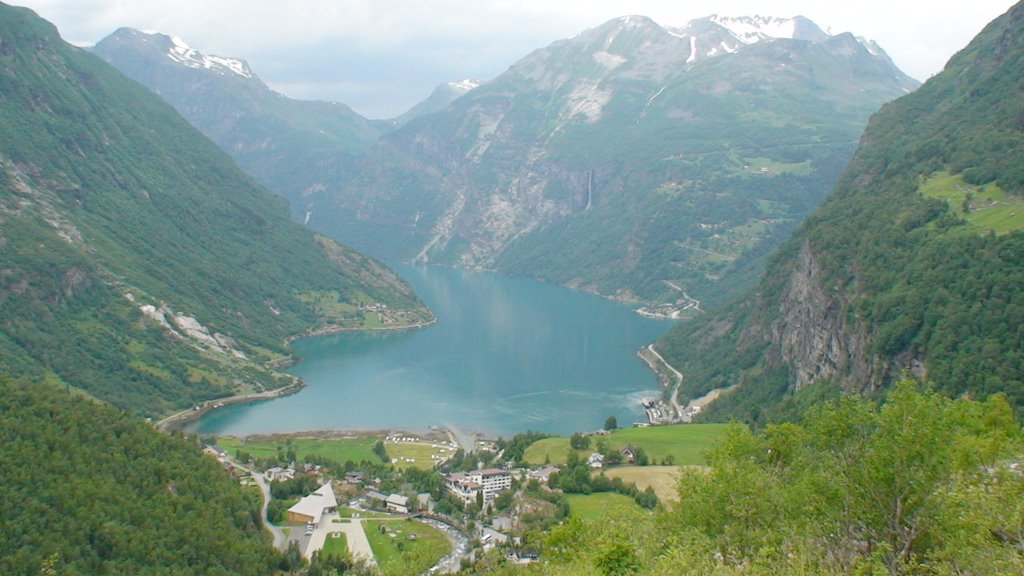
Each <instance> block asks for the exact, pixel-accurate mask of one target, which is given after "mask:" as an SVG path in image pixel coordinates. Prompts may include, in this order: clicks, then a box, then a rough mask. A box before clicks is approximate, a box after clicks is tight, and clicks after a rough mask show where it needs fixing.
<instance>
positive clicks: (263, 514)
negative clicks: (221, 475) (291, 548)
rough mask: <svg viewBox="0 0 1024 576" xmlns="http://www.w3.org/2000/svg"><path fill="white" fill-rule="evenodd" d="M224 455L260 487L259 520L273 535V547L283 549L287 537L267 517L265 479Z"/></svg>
mask: <svg viewBox="0 0 1024 576" xmlns="http://www.w3.org/2000/svg"><path fill="white" fill-rule="evenodd" d="M224 457H225V458H226V459H227V460H228V462H231V465H232V466H234V467H235V468H238V469H239V470H242V471H244V472H247V473H248V474H250V475H251V476H252V478H253V480H255V481H256V484H257V485H258V486H259V487H260V493H261V494H262V495H263V506H261V507H260V521H261V522H263V526H264V527H266V529H267V530H270V533H271V535H273V537H274V548H277V549H278V550H284V549H285V547H286V545H287V543H288V538H287V537H286V536H285V535H284V530H281V529H280V528H278V527H277V526H274V525H273V524H271V523H270V520H268V519H267V508H269V507H270V486H269V485H267V480H266V479H265V478H264V477H263V474H262V473H260V472H253V471H252V470H250V469H249V468H248V467H246V466H243V465H242V464H239V463H238V462H236V461H235V460H234V459H233V458H231V457H230V456H228V455H227V454H225V455H224Z"/></svg>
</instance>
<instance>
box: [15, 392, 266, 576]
mask: <svg viewBox="0 0 1024 576" xmlns="http://www.w3.org/2000/svg"><path fill="white" fill-rule="evenodd" d="M0 443H2V445H3V451H2V452H0V508H2V509H0V531H2V532H3V534H4V537H3V538H2V539H0V573H3V574H8V575H19V574H24V575H29V574H31V575H37V574H66V575H75V574H81V575H87V574H126V575H127V574H132V575H143V574H154V575H155V574H161V575H164V574H211V575H213V574H253V575H255V574H272V573H274V571H275V569H276V568H277V566H278V563H279V561H280V558H279V556H278V555H277V553H275V552H274V551H273V549H272V548H271V547H270V545H269V541H270V537H269V535H268V534H265V533H263V532H262V527H261V526H260V523H259V503H260V499H259V494H258V493H251V494H248V495H246V494H243V492H242V491H241V489H240V488H239V487H238V484H237V482H236V481H235V480H234V479H232V478H231V477H230V476H229V475H228V474H226V473H225V472H224V470H223V469H222V468H221V466H220V464H218V463H217V462H216V461H215V460H214V459H213V458H210V457H207V456H204V455H202V454H201V453H200V452H199V449H198V447H197V446H196V444H195V443H193V442H190V441H188V440H185V439H183V438H180V437H177V436H170V435H166V434H161V433H158V432H156V431H155V430H154V429H153V428H152V427H151V426H149V425H147V424H145V423H143V422H140V421H138V420H136V419H133V418H130V417H129V416H128V415H127V414H125V413H123V412H121V411H118V410H116V409H114V408H110V407H107V406H102V405H99V404H97V403H96V402H95V401H92V400H89V399H87V398H85V397H83V396H81V395H78V394H73V393H69V392H67V391H65V390H63V389H59V388H53V387H49V386H45V385H41V384H38V383H31V382H24V381H14V380H10V379H8V378H2V377H0Z"/></svg>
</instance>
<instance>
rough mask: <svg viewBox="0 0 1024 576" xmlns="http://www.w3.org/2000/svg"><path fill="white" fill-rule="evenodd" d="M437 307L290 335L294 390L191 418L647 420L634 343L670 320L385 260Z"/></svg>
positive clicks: (231, 427)
mask: <svg viewBox="0 0 1024 576" xmlns="http://www.w3.org/2000/svg"><path fill="white" fill-rule="evenodd" d="M394 268H395V270H396V271H397V272H398V273H399V274H401V275H402V276H403V277H404V278H405V279H406V280H408V281H409V283H410V284H412V285H413V287H414V288H415V289H416V292H417V293H418V294H419V295H420V297H421V298H422V299H423V300H424V301H425V302H426V303H427V305H429V306H430V308H431V309H432V310H433V311H434V314H435V315H436V316H437V319H438V321H437V323H436V324H434V325H432V326H430V327H427V328H422V329H419V330H411V331H404V332H390V333H369V334H337V335H332V336H321V337H316V338H309V339H306V340H302V341H299V342H296V343H295V351H296V353H297V354H298V356H299V357H301V358H302V361H301V362H300V363H298V364H296V365H295V366H293V367H292V368H291V369H290V370H289V371H290V372H292V373H293V374H296V375H297V376H300V377H301V378H302V379H303V380H304V381H305V383H306V388H304V389H303V390H302V391H301V392H299V393H297V394H294V395H292V396H287V397H284V398H278V399H275V400H269V401H265V402H259V403H252V404H239V405H232V406H226V407H224V408H222V409H219V410H216V411H214V412H212V413H210V414H208V415H207V416H205V417H204V418H202V419H201V420H199V421H197V422H196V423H194V424H193V425H192V426H191V430H192V431H197V432H201V433H211V434H238V435H242V434H256V433H273V432H295V431H301V430H326V429H339V430H364V429H384V428H394V429H404V430H426V429H428V428H430V427H431V426H448V427H452V428H455V429H458V430H460V431H466V432H484V433H489V434H494V435H505V436H508V435H510V434H514V433H516V432H521V431H525V430H538V431H543V432H550V433H555V434H568V433H571V432H573V431H576V430H592V429H597V428H600V427H601V425H602V424H603V423H604V421H605V419H606V418H607V417H608V416H611V415H615V416H616V418H617V419H618V421H619V424H620V426H621V425H629V423H631V422H634V421H639V420H645V418H644V415H643V410H642V409H641V407H640V405H639V400H640V399H641V398H643V397H647V396H656V395H658V394H659V393H660V392H659V389H658V384H657V380H656V379H655V377H654V375H653V374H652V373H651V372H650V371H649V370H648V369H647V367H646V365H644V363H643V361H641V360H640V359H639V358H638V357H637V356H636V351H637V350H639V349H640V347H642V346H644V345H646V344H648V343H650V342H652V341H654V340H656V339H657V338H659V337H661V336H662V335H663V334H665V333H666V332H667V331H668V330H669V328H671V326H672V323H671V322H669V321H665V320H655V319H650V318H643V317H641V316H639V315H637V314H636V313H634V312H633V311H632V310H631V309H630V308H628V307H626V306H624V305H622V304H619V303H616V302H611V301H608V300H605V299H603V298H600V297H597V296H593V295H591V294H585V293H582V292H577V291H573V290H569V289H567V288H562V287H559V286H551V285H548V284H543V283H540V282H537V281H534V280H529V279H525V278H517V277H511V276H504V275H500V274H493V273H488V272H475V271H469V270H459V269H450V268H434V267H422V266H410V265H399V266H395V267H394Z"/></svg>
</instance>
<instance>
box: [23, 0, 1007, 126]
mask: <svg viewBox="0 0 1024 576" xmlns="http://www.w3.org/2000/svg"><path fill="white" fill-rule="evenodd" d="M1012 3H1013V2H1012V1H1011V0H974V1H972V2H970V3H959V2H958V3H952V2H948V3H932V4H929V5H927V7H926V8H924V7H921V6H922V5H921V4H920V3H917V2H899V1H895V2H894V1H892V0H885V1H883V0H862V1H861V2H842V3H839V2H822V1H821V0H814V1H811V0H768V1H766V0H759V1H750V0H690V1H687V2H679V1H677V0H629V1H627V0H588V1H586V2H575V1H555V2H552V1H551V0H432V1H431V2H420V1H413V0H330V1H328V0H290V1H288V2H279V1H274V2H269V1H265V0H256V1H254V0H248V1H242V0H218V1H216V2H210V1H209V0H177V1H175V2H173V3H169V2H165V1H157V0H31V1H30V2H29V7H30V8H32V9H34V10H36V11H37V12H39V14H40V15H41V16H43V17H44V18H47V19H48V20H50V21H52V22H54V23H55V24H56V25H57V26H58V28H59V29H60V30H61V33H62V34H63V35H64V37H65V38H66V39H67V40H69V41H71V42H75V43H80V44H82V43H94V42H97V41H99V40H100V39H102V38H103V37H104V36H106V35H107V34H109V33H110V32H112V31H114V30H115V29H116V28H118V27H121V26H131V27H134V28H141V29H149V30H159V31H161V32H166V33H168V34H173V35H177V36H180V37H182V38H184V39H185V40H186V41H187V42H188V43H189V44H190V45H192V46H194V47H196V48H198V49H199V50H201V51H203V52H207V53H212V54H220V55H225V56H235V57H240V58H244V59H246V60H248V61H249V63H250V64H251V65H252V67H253V69H254V71H255V72H256V73H257V74H259V75H260V76H261V77H262V78H263V79H264V80H266V81H267V83H268V84H270V85H271V86H275V87H277V88H278V89H280V90H282V91H283V92H285V93H286V94H289V95H291V96H296V97H299V96H302V97H318V98H321V99H334V100H340V101H342V102H345V103H347V104H349V105H351V106H352V107H353V108H355V109H356V110H357V111H360V112H363V113H365V114H368V115H370V116H391V115H397V114H399V113H401V112H402V111H403V109H404V108H403V107H407V106H411V105H412V104H414V103H415V102H417V101H418V100H419V99H420V98H423V97H425V96H426V95H427V94H429V92H430V90H431V89H432V88H433V87H434V86H435V85H437V84H440V83H442V82H445V81H448V80H451V79H456V78H464V77H467V76H475V77H481V78H490V77H493V76H496V75H497V74H500V73H501V72H502V71H504V70H505V69H506V68H507V67H508V66H510V65H511V64H513V63H514V62H515V60H517V59H518V58H521V57H522V56H524V55H526V54H528V53H529V52H530V51H532V50H534V49H537V48H541V47H543V46H545V45H547V44H549V43H551V42H553V41H555V40H558V39H560V38H564V37H567V36H571V35H573V34H576V33H578V32H580V31H582V30H583V29H586V28H590V27H594V26H599V25H600V24H602V23H603V22H605V21H607V20H609V19H611V18H614V17H617V16H622V15H625V14H644V15H647V16H650V17H652V18H653V19H654V20H656V21H658V22H660V23H662V24H668V25H681V24H684V23H686V22H687V21H689V20H691V19H693V18H698V17H701V16H706V15H708V14H711V13H718V14H723V15H746V14H762V15H772V16H794V15H797V14H800V15H803V16H806V17H808V18H810V19H812V20H814V21H815V22H817V23H818V24H819V25H822V26H828V27H831V28H832V30H833V31H834V32H843V31H850V32H853V33H855V34H857V35H862V36H867V37H869V38H872V39H874V40H876V41H878V42H879V44H880V45H881V46H882V47H883V48H884V49H885V50H886V51H887V52H888V53H889V55H890V56H891V57H892V58H893V60H894V61H895V62H896V64H897V65H898V66H899V67H900V68H902V69H903V70H904V71H906V72H907V73H908V74H910V75H911V76H914V77H916V78H919V79H922V80H923V79H925V78H927V77H928V76H931V75H932V74H934V73H936V72H938V71H939V70H940V69H941V68H942V66H943V65H944V64H945V62H946V61H947V60H948V59H949V58H950V56H952V55H953V53H954V52H956V51H957V50H959V49H960V48H962V47H963V46H964V45H966V43H967V42H968V41H969V40H970V39H971V38H972V37H974V35H976V34H977V33H978V32H979V31H980V30H981V28H982V27H983V26H984V25H985V24H986V23H988V22H989V21H991V20H992V19H994V18H995V17H997V16H998V15H1000V14H1002V13H1003V12H1005V11H1006V10H1007V9H1008V8H1009V7H1010V6H1011V5H1012ZM300 86H301V87H302V88H301V89H299V88H298V87H300ZM353 86H355V87H357V89H353V88H352V87H353ZM289 87H295V91H294V92H289V90H290V88H289ZM318 87H319V88H318Z"/></svg>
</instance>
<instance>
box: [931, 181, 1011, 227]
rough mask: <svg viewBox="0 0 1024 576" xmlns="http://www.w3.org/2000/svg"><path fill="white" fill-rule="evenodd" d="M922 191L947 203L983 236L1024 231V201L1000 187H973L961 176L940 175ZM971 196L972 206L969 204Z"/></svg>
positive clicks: (987, 185)
mask: <svg viewBox="0 0 1024 576" xmlns="http://www.w3.org/2000/svg"><path fill="white" fill-rule="evenodd" d="M920 190H921V194H924V195H925V196H927V197H928V198H939V199H941V200H945V201H947V202H948V203H949V205H950V207H951V208H952V209H953V211H954V212H956V214H957V216H960V217H961V218H964V219H966V220H967V222H968V224H969V225H971V226H972V227H974V228H976V229H977V230H978V231H979V232H987V231H989V230H992V231H994V232H995V233H996V234H1006V233H1008V232H1012V231H1014V230H1021V229H1024V199H1022V198H1019V197H1016V196H1010V195H1008V194H1007V193H1006V192H1005V191H1004V190H1003V189H1002V188H1000V187H999V186H998V185H996V184H986V185H984V186H972V185H970V184H968V183H967V182H964V179H963V178H962V177H961V176H959V175H957V176H954V175H952V174H950V173H949V172H936V173H935V174H933V175H932V176H931V177H929V178H928V179H927V180H925V181H924V182H922V183H921V187H920ZM968 195H970V202H969V203H965V200H966V199H967V198H968ZM966 204H969V205H970V210H969V211H966V210H965V205H966Z"/></svg>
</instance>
